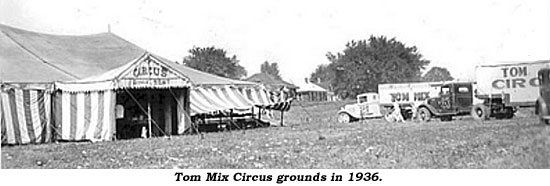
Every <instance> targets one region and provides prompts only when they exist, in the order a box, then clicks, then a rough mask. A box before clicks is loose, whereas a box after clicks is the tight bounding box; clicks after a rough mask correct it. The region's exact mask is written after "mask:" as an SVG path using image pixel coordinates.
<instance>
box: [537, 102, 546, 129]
mask: <svg viewBox="0 0 550 186" xmlns="http://www.w3.org/2000/svg"><path fill="white" fill-rule="evenodd" d="M535 113H536V114H537V117H539V119H540V124H542V125H550V120H547V119H544V116H546V115H547V114H548V113H545V111H544V109H542V106H541V105H539V104H538V103H537V108H536V110H535Z"/></svg>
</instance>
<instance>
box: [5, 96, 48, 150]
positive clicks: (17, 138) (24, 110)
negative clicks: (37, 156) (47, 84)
mask: <svg viewBox="0 0 550 186" xmlns="http://www.w3.org/2000/svg"><path fill="white" fill-rule="evenodd" d="M50 99H51V96H50V94H49V93H48V92H47V91H46V90H37V89H20V88H3V89H1V90H0V123H1V126H2V127H1V130H2V134H1V135H2V144H14V145H15V144H35V143H47V142H50V141H51V127H50V113H51V112H50V108H51V107H50V105H51V103H50Z"/></svg>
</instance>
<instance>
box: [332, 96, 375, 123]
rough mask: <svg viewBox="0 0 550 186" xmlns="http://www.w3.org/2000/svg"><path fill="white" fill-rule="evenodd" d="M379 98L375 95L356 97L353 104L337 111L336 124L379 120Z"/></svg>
mask: <svg viewBox="0 0 550 186" xmlns="http://www.w3.org/2000/svg"><path fill="white" fill-rule="evenodd" d="M380 117H382V114H381V113H380V106H379V97H378V94H377V93H373V92H370V93H363V94H359V95H357V102H356V103H355V104H350V105H345V106H344V107H342V108H341V109H340V110H339V111H338V122H340V123H349V122H352V121H356V120H361V119H369V118H380Z"/></svg>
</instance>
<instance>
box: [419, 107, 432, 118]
mask: <svg viewBox="0 0 550 186" xmlns="http://www.w3.org/2000/svg"><path fill="white" fill-rule="evenodd" d="M418 119H419V120H420V121H424V122H428V121H430V120H431V119H432V113H431V112H430V110H428V108H426V107H422V108H420V109H418Z"/></svg>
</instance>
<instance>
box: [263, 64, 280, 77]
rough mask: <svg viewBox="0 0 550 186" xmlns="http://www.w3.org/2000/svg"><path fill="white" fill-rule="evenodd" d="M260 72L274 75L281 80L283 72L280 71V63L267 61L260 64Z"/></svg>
mask: <svg viewBox="0 0 550 186" xmlns="http://www.w3.org/2000/svg"><path fill="white" fill-rule="evenodd" d="M260 72H261V73H266V74H269V75H272V76H273V77H275V78H276V79H278V80H281V74H280V73H279V65H278V64H277V63H269V62H268V61H265V62H264V63H262V65H261V66H260Z"/></svg>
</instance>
